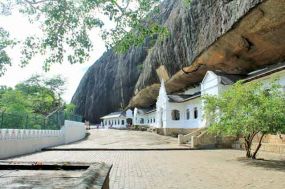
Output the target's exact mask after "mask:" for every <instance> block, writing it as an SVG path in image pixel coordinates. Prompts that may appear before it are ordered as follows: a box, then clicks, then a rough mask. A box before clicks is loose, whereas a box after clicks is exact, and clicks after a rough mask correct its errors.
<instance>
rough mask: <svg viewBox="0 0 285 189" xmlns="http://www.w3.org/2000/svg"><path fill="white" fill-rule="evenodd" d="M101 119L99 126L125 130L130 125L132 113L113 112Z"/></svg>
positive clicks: (130, 111)
mask: <svg viewBox="0 0 285 189" xmlns="http://www.w3.org/2000/svg"><path fill="white" fill-rule="evenodd" d="M101 119H102V120H103V121H102V122H101V125H102V126H105V127H107V128H126V127H127V126H128V125H132V120H133V111H132V110H127V111H122V112H113V113H110V114H108V115H106V116H103V117H101Z"/></svg>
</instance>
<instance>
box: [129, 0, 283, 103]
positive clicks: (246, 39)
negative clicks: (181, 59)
mask: <svg viewBox="0 0 285 189" xmlns="http://www.w3.org/2000/svg"><path fill="white" fill-rule="evenodd" d="M284 59H285V0H280V1H279V0H278V1H276V0H267V1H264V2H263V3H261V4H260V5H258V6H257V7H255V8H254V9H252V10H251V11H250V12H249V13H247V14H246V15H245V16H244V17H243V18H241V19H240V20H239V22H237V23H236V24H235V25H234V26H233V27H232V28H231V30H230V31H228V32H227V33H225V34H224V35H222V36H221V37H220V38H218V39H217V40H216V41H215V42H214V43H213V44H212V45H211V46H210V47H209V48H207V49H205V50H204V51H203V52H202V53H201V54H200V55H199V56H198V57H197V58H196V59H195V60H194V61H193V62H192V64H191V65H190V66H188V67H184V68H183V70H180V71H178V72H177V73H176V74H174V75H173V76H172V77H171V78H170V79H168V80H167V81H165V85H166V89H167V92H168V93H174V92H178V91H182V90H184V89H186V88H189V87H191V86H195V85H197V84H199V83H200V82H201V81H202V79H203V77H204V75H205V73H206V72H207V71H208V70H221V71H223V72H225V73H228V74H247V73H249V72H251V71H253V70H256V69H259V68H262V67H265V66H266V65H270V64H274V63H277V62H279V61H283V60H284ZM159 87H160V84H159V83H155V84H152V85H150V86H147V87H146V88H144V89H142V90H140V91H139V92H138V93H137V94H136V95H135V96H134V97H133V98H132V99H131V101H130V103H129V107H142V108H143V107H148V106H151V105H153V104H154V103H155V101H156V98H157V96H158V91H159Z"/></svg>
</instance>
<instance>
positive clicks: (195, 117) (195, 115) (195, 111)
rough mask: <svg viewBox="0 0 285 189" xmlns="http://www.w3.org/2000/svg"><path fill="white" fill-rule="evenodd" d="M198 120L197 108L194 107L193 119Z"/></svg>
mask: <svg viewBox="0 0 285 189" xmlns="http://www.w3.org/2000/svg"><path fill="white" fill-rule="evenodd" d="M197 118H198V108H197V107H195V108H194V119H197Z"/></svg>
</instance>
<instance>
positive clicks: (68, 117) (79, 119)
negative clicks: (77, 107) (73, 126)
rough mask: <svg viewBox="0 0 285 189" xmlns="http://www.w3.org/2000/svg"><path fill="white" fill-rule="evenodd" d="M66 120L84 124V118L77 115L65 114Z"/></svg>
mask: <svg viewBox="0 0 285 189" xmlns="http://www.w3.org/2000/svg"><path fill="white" fill-rule="evenodd" d="M64 119H65V120H70V121H77V122H82V116H80V115H76V114H69V113H66V112H65V113H64Z"/></svg>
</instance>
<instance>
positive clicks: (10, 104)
mask: <svg viewBox="0 0 285 189" xmlns="http://www.w3.org/2000/svg"><path fill="white" fill-rule="evenodd" d="M0 109H1V110H4V111H5V112H8V113H22V114H27V113H31V112H32V106H31V102H29V101H27V99H26V96H25V95H24V94H23V93H22V92H21V91H17V90H7V91H6V92H5V93H4V94H3V95H1V98H0Z"/></svg>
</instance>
